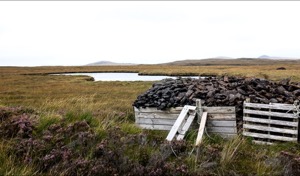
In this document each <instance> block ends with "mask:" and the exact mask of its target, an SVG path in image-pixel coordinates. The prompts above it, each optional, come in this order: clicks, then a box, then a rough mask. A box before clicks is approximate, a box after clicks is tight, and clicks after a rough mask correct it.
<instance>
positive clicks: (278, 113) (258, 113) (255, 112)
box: [244, 109, 297, 118]
mask: <svg viewBox="0 0 300 176" xmlns="http://www.w3.org/2000/svg"><path fill="white" fill-rule="evenodd" d="M244 113H245V114H256V115H264V116H274V117H282V118H284V117H285V118H297V116H295V115H294V114H288V113H280V112H269V111H257V110H249V109H244Z"/></svg>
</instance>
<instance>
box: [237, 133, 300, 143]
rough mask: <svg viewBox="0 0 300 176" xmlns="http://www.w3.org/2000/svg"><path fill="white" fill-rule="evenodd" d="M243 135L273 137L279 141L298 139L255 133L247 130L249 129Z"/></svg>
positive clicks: (295, 139)
mask: <svg viewBox="0 0 300 176" xmlns="http://www.w3.org/2000/svg"><path fill="white" fill-rule="evenodd" d="M243 135H244V136H249V137H256V138H263V139H273V140H279V141H297V138H292V137H285V136H275V135H268V134H260V133H253V132H247V131H244V132H243Z"/></svg>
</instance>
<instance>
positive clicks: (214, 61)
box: [162, 58, 300, 66]
mask: <svg viewBox="0 0 300 176" xmlns="http://www.w3.org/2000/svg"><path fill="white" fill-rule="evenodd" d="M274 64H300V60H299V59H298V60H296V59H294V60H292V59H271V58H268V59H266V58H238V59H218V58H211V59H196V60H180V61H175V62H168V63H162V65H183V66H209V65H274Z"/></svg>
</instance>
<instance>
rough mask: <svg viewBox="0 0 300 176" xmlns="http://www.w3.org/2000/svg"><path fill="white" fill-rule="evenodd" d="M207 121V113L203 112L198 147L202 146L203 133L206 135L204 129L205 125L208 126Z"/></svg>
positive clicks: (197, 140)
mask: <svg viewBox="0 0 300 176" xmlns="http://www.w3.org/2000/svg"><path fill="white" fill-rule="evenodd" d="M206 119H207V112H203V113H202V117H201V122H200V126H199V131H198V135H197V139H196V146H199V145H200V144H201V141H202V137H203V133H204V128H205V124H206Z"/></svg>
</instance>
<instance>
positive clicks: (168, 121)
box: [135, 117, 176, 126]
mask: <svg viewBox="0 0 300 176" xmlns="http://www.w3.org/2000/svg"><path fill="white" fill-rule="evenodd" d="M175 121H176V120H175V119H163V118H141V117H138V118H136V120H135V123H137V124H154V125H171V126H173V125H174V123H175Z"/></svg>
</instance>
